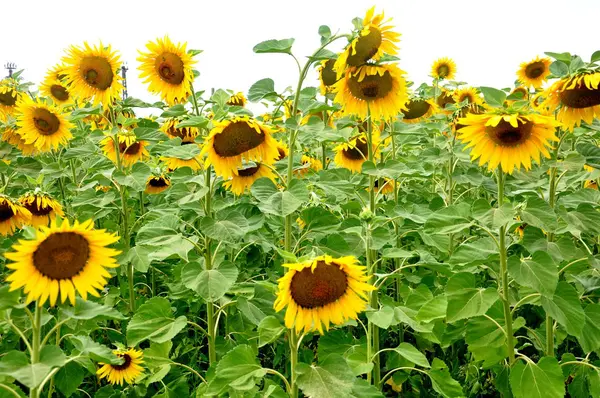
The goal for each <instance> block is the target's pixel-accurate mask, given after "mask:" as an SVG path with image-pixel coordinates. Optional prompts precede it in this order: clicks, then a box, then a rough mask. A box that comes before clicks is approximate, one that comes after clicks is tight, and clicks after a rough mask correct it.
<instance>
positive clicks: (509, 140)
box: [458, 109, 559, 174]
mask: <svg viewBox="0 0 600 398" xmlns="http://www.w3.org/2000/svg"><path fill="white" fill-rule="evenodd" d="M458 123H460V124H462V125H464V126H465V127H463V128H461V129H459V130H458V138H459V139H460V140H462V141H463V142H464V143H466V144H467V146H466V148H473V150H472V151H471V158H472V159H473V160H475V159H477V158H479V165H483V164H485V163H488V170H492V169H494V168H496V167H497V166H498V165H501V167H502V170H503V171H504V172H507V173H509V174H512V172H513V170H514V169H515V167H516V168H517V169H520V168H521V165H523V166H524V167H525V169H526V170H529V169H531V159H532V158H533V159H534V160H535V161H536V162H537V163H538V164H539V163H540V154H542V155H543V156H545V157H546V158H549V157H550V153H549V152H548V149H547V148H546V147H550V146H551V143H550V142H551V141H558V138H556V135H555V134H554V130H555V129H556V127H557V126H559V123H557V122H556V121H555V120H554V119H552V118H551V117H548V116H542V115H538V114H534V113H527V112H518V113H517V112H514V111H513V112H512V113H507V111H506V110H503V109H499V110H494V111H490V112H486V113H484V114H481V115H476V114H468V115H467V117H465V118H461V119H459V120H458ZM466 148H465V149H466Z"/></svg>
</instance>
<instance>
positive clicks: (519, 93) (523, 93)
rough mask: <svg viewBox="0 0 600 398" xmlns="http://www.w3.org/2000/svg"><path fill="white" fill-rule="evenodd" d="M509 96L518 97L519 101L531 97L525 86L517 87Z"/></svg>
mask: <svg viewBox="0 0 600 398" xmlns="http://www.w3.org/2000/svg"><path fill="white" fill-rule="evenodd" d="M509 96H513V97H518V98H519V99H518V100H517V101H527V100H528V99H529V90H528V89H527V87H525V86H518V87H515V88H514V89H513V90H512V91H511V92H510V94H509Z"/></svg>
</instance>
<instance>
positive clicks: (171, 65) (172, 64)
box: [154, 53, 185, 84]
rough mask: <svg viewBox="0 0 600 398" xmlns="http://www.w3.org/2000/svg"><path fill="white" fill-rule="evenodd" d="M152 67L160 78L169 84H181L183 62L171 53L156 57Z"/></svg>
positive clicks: (183, 73) (183, 74) (183, 75)
mask: <svg viewBox="0 0 600 398" xmlns="http://www.w3.org/2000/svg"><path fill="white" fill-rule="evenodd" d="M154 67H155V68H156V72H157V73H158V75H159V76H160V78H161V79H162V80H164V81H165V82H167V83H170V84H181V82H182V81H183V78H184V77H185V71H184V68H183V61H182V60H181V58H180V57H179V56H178V55H176V54H173V53H162V54H161V55H160V56H158V57H156V60H155V61H154Z"/></svg>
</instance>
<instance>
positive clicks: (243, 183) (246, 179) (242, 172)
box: [223, 163, 275, 195]
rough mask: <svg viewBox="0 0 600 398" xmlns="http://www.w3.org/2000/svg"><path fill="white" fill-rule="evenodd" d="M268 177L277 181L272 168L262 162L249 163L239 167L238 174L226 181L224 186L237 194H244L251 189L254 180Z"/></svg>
mask: <svg viewBox="0 0 600 398" xmlns="http://www.w3.org/2000/svg"><path fill="white" fill-rule="evenodd" d="M262 177H267V178H268V179H269V180H271V181H273V182H274V181H275V174H274V173H273V170H271V168H269V167H267V166H265V165H264V164H261V163H256V164H255V165H248V167H245V168H241V169H238V171H237V175H234V176H233V177H231V179H230V180H227V181H225V183H224V184H223V186H224V187H225V189H228V190H230V191H231V192H233V193H234V194H236V195H242V194H243V193H244V192H245V191H246V189H250V187H251V186H252V184H254V181H256V180H258V179H259V178H262Z"/></svg>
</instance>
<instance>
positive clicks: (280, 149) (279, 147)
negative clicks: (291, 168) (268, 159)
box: [275, 141, 290, 161]
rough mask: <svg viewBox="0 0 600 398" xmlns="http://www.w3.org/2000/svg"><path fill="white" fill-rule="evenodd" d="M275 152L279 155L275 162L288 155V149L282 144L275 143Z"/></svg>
mask: <svg viewBox="0 0 600 398" xmlns="http://www.w3.org/2000/svg"><path fill="white" fill-rule="evenodd" d="M277 152H278V153H279V155H278V156H277V158H276V159H275V161H279V160H281V159H285V158H286V157H287V155H288V153H290V150H289V149H288V147H287V145H285V144H284V143H283V142H280V141H277Z"/></svg>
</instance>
